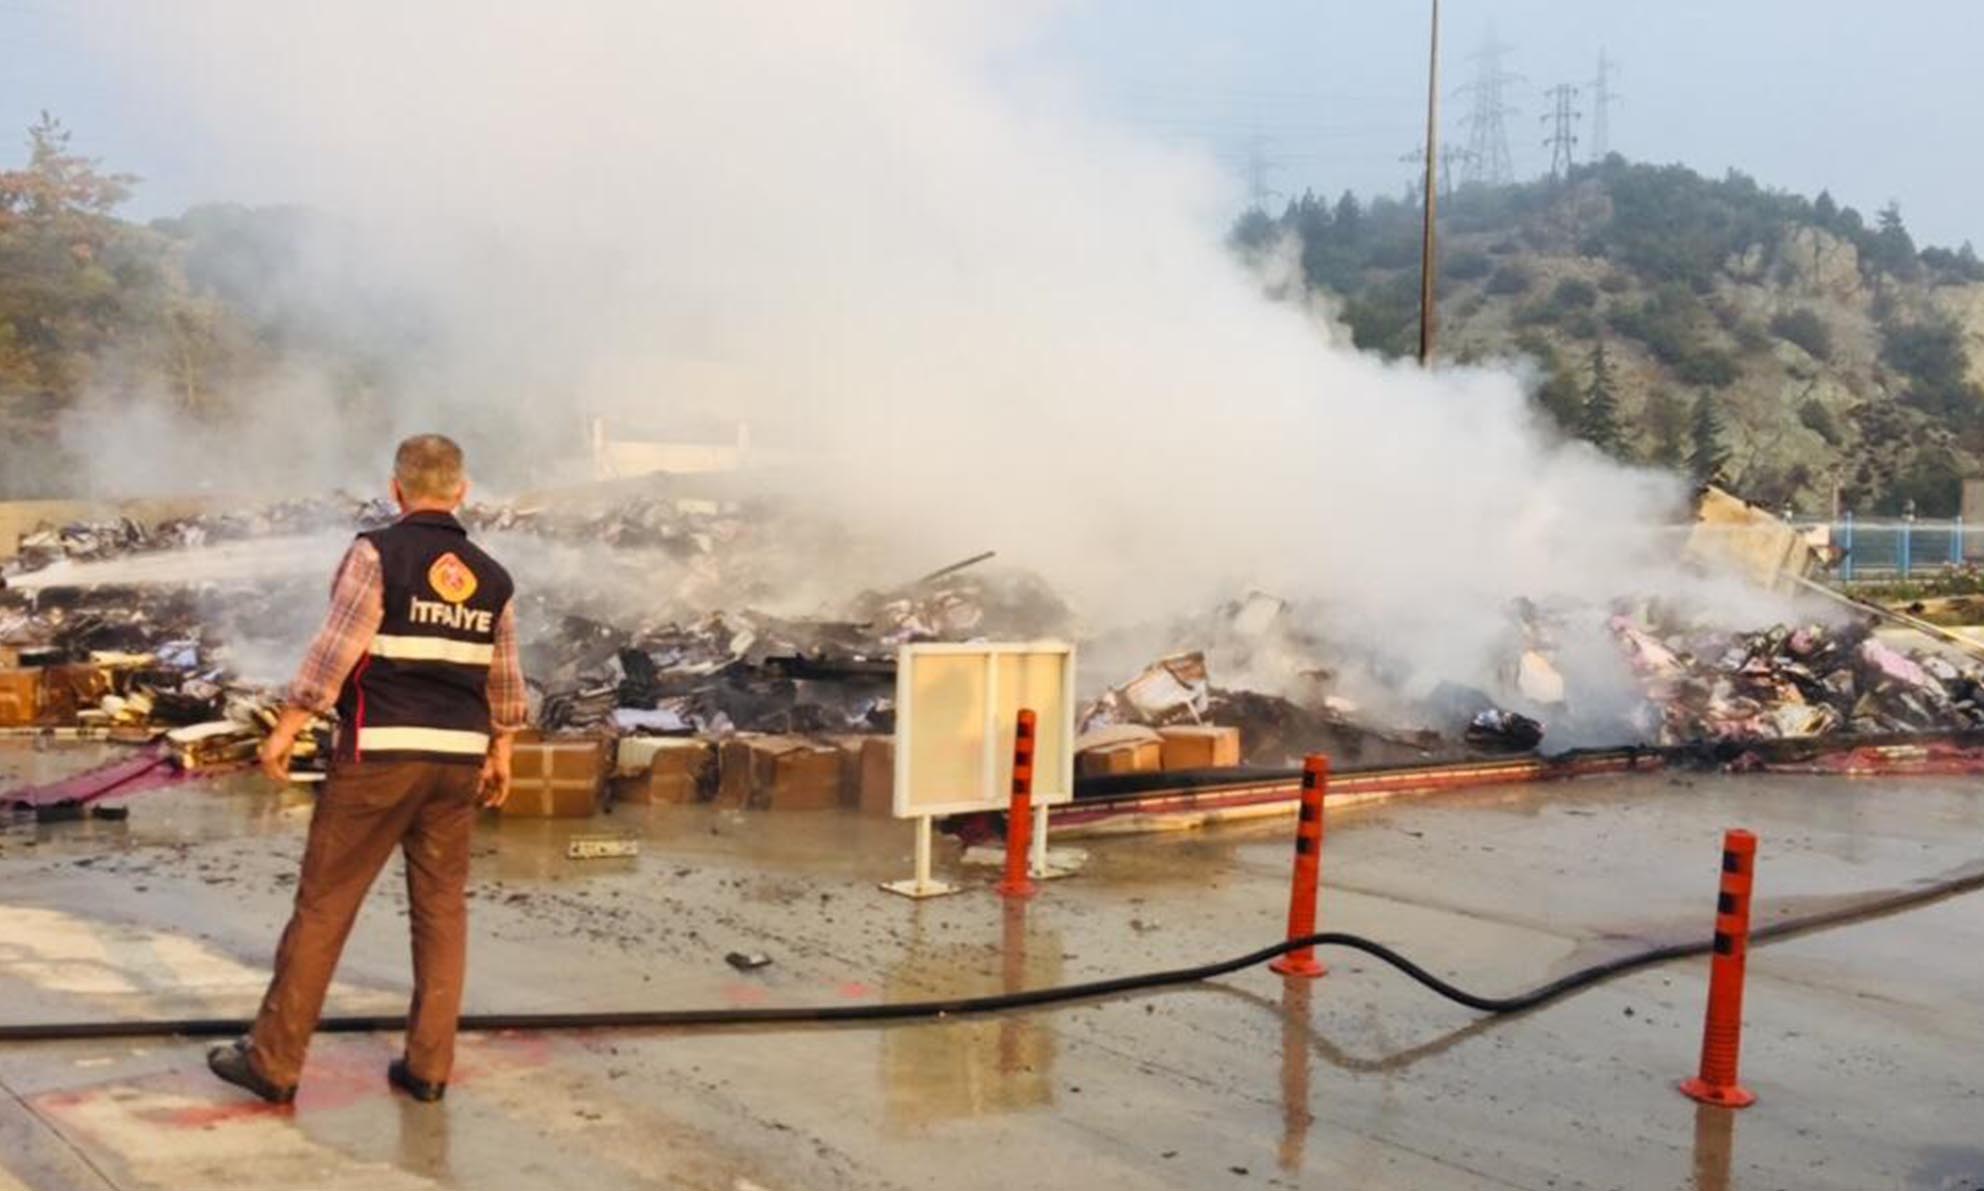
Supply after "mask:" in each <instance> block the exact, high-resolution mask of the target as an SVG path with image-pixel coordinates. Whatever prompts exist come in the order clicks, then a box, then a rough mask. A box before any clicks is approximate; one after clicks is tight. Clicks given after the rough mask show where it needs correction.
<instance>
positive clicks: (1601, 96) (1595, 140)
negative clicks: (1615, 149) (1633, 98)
mask: <svg viewBox="0 0 1984 1191" xmlns="http://www.w3.org/2000/svg"><path fill="white" fill-rule="evenodd" d="M1617 69H1618V63H1616V62H1614V61H1612V60H1611V59H1610V58H1608V57H1607V56H1606V54H1605V51H1604V49H1602V48H1601V49H1600V50H1599V51H1598V77H1597V78H1595V79H1593V80H1591V159H1592V160H1593V161H1603V160H1605V156H1606V154H1608V153H1610V152H1611V151H1612V120H1611V107H1612V101H1613V100H1615V99H1619V98H1621V96H1620V95H1619V93H1618V92H1616V91H1614V90H1612V72H1613V71H1614V70H1617Z"/></svg>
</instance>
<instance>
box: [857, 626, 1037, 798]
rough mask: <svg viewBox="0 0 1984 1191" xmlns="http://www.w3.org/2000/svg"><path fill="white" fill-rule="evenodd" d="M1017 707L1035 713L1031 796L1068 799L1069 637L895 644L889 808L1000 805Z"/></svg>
mask: <svg viewBox="0 0 1984 1191" xmlns="http://www.w3.org/2000/svg"><path fill="white" fill-rule="evenodd" d="M1023 707H1024V708H1028V709H1030V710H1032V712H1033V713H1034V717H1035V729H1034V730H1035V737H1034V760H1033V801H1034V805H1036V806H1047V805H1049V804H1052V803H1060V802H1068V801H1071V800H1072V799H1073V798H1074V796H1075V749H1074V738H1075V647H1074V646H1072V645H1069V644H1066V643H1065V642H1059V641H1031V642H1025V643H1020V644H1006V643H1000V642H972V643H970V644H965V645H953V644H935V643H932V644H921V645H905V646H902V647H901V652H900V653H898V654H897V657H896V781H895V814H896V817H897V818H899V819H908V818H925V817H928V816H931V815H956V814H963V813H965V812H968V811H989V810H1004V809H1006V806H1007V805H1008V803H1009V802H1010V800H1011V797H1012V787H1013V729H1014V725H1015V723H1016V721H1017V718H1018V714H1019V710H1020V709H1021V708H1023Z"/></svg>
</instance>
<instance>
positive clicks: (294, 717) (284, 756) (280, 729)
mask: <svg viewBox="0 0 1984 1191" xmlns="http://www.w3.org/2000/svg"><path fill="white" fill-rule="evenodd" d="M309 724H310V713H309V712H307V711H305V710H303V709H302V708H300V707H285V708H283V709H282V715H280V716H279V717H277V719H276V726H275V727H274V728H273V729H272V730H271V731H270V732H269V734H268V737H267V738H266V739H264V740H263V741H262V748H261V752H260V754H259V755H260V759H261V762H262V772H263V773H266V774H268V775H269V777H270V778H271V779H272V780H274V781H278V782H281V783H283V784H284V785H287V784H289V755H290V754H291V753H293V752H295V751H296V738H297V736H298V735H299V734H301V733H302V731H303V729H304V728H306V727H308V726H309Z"/></svg>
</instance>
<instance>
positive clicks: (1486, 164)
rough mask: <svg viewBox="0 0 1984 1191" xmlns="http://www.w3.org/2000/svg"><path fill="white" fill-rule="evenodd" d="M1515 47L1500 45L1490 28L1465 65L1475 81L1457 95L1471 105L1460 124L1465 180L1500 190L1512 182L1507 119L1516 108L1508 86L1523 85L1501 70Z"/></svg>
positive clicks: (1514, 74) (1510, 73)
mask: <svg viewBox="0 0 1984 1191" xmlns="http://www.w3.org/2000/svg"><path fill="white" fill-rule="evenodd" d="M1513 48H1515V47H1513V46H1508V45H1504V44H1502V43H1501V42H1500V41H1498V40H1496V38H1495V31H1494V29H1493V28H1492V27H1491V28H1490V29H1489V30H1488V32H1487V34H1486V36H1484V37H1483V38H1482V42H1481V48H1480V49H1478V50H1476V51H1475V52H1474V53H1473V54H1472V55H1471V56H1470V57H1469V58H1468V61H1470V62H1473V63H1474V64H1475V69H1474V80H1473V81H1472V82H1470V83H1467V84H1466V85H1465V86H1463V87H1461V88H1460V90H1459V91H1457V92H1455V94H1456V95H1462V96H1466V97H1467V98H1468V99H1469V100H1470V101H1471V102H1470V105H1469V107H1468V112H1467V116H1466V117H1465V118H1464V119H1463V121H1462V123H1463V124H1464V125H1465V126H1466V128H1467V151H1468V154H1469V158H1468V163H1467V180H1468V181H1470V182H1485V183H1487V184H1488V185H1490V186H1503V185H1506V184H1508V183H1509V182H1512V181H1514V180H1515V166H1514V164H1513V162H1512V161H1511V159H1510V157H1509V130H1508V118H1509V117H1510V116H1511V115H1514V114H1515V110H1516V109H1515V108H1514V106H1513V105H1511V104H1510V103H1509V102H1508V100H1507V98H1506V95H1505V92H1506V91H1507V89H1508V87H1509V86H1510V85H1511V84H1514V83H1519V82H1521V81H1522V76H1521V75H1519V74H1516V73H1515V72H1514V71H1509V70H1504V69H1502V56H1503V55H1504V54H1506V53H1508V52H1509V51H1510V50H1511V49H1513Z"/></svg>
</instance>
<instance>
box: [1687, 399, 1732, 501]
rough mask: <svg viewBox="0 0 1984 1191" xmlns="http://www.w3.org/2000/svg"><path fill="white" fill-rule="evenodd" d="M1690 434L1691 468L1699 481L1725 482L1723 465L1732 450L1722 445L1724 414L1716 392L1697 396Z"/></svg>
mask: <svg viewBox="0 0 1984 1191" xmlns="http://www.w3.org/2000/svg"><path fill="white" fill-rule="evenodd" d="M1688 438H1689V441H1690V449H1689V452H1688V471H1689V473H1690V474H1692V475H1693V476H1694V477H1695V482H1696V483H1698V484H1714V483H1719V482H1721V480H1722V469H1723V468H1724V467H1725V466H1727V465H1728V463H1729V452H1728V451H1727V450H1725V449H1724V448H1723V445H1722V414H1721V412H1720V411H1718V410H1717V409H1716V407H1715V395H1714V394H1713V393H1703V394H1702V395H1701V396H1699V397H1697V398H1696V399H1695V416H1694V420H1693V421H1692V422H1691V423H1690V425H1689V427H1688Z"/></svg>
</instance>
